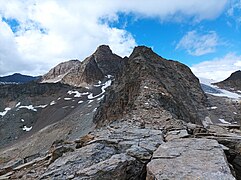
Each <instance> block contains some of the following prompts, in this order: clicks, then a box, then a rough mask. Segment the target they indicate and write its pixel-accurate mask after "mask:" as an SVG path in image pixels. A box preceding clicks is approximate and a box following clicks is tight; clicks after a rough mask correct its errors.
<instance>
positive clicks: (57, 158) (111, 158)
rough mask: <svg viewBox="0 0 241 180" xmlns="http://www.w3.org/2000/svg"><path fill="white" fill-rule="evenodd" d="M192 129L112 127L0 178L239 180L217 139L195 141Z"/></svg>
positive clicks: (11, 168) (59, 147) (62, 144)
mask: <svg viewBox="0 0 241 180" xmlns="http://www.w3.org/2000/svg"><path fill="white" fill-rule="evenodd" d="M189 126H190V125H189ZM193 126H195V125H193ZM190 127H191V126H190ZM190 127H188V126H186V125H185V128H184V129H179V130H178V129H177V127H173V128H174V129H173V130H171V131H169V132H167V133H166V134H163V132H162V131H163V130H161V129H153V128H143V127H138V126H134V125H133V124H129V123H127V122H116V123H112V124H110V125H108V126H106V127H103V128H100V129H96V130H95V131H94V132H92V133H91V134H88V135H86V136H83V137H82V138H80V139H79V140H76V141H75V142H64V141H59V142H55V144H53V146H52V149H50V151H49V152H48V153H47V155H46V156H45V157H43V158H37V159H34V160H32V161H30V162H24V163H22V164H21V165H19V164H16V163H19V161H18V162H15V165H14V163H12V164H11V165H10V164H9V165H8V166H5V167H3V168H2V169H1V171H0V174H2V176H0V179H24V180H25V179H82V180H84V179H85V180H86V179H91V180H98V179H100V180H110V179H115V180H126V179H134V180H142V179H143V180H144V179H147V180H155V179H207V180H209V179H210V180H213V179H221V180H222V179H223V180H233V179H235V178H234V176H233V175H232V173H231V170H230V168H229V164H228V162H227V160H226V156H225V154H224V151H223V146H222V145H220V144H219V143H218V142H217V141H216V140H214V139H206V138H205V139H204V138H191V137H190V136H193V134H189V133H188V132H190V130H191V129H190ZM167 140H168V141H167ZM165 141H167V142H165Z"/></svg>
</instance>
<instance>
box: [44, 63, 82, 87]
mask: <svg viewBox="0 0 241 180" xmlns="http://www.w3.org/2000/svg"><path fill="white" fill-rule="evenodd" d="M78 65H80V61H78V60H70V61H66V62H62V63H60V64H58V65H57V66H55V67H54V68H52V69H51V70H50V71H49V72H48V73H47V74H45V75H43V77H42V78H41V80H40V81H41V82H42V83H56V82H59V81H61V80H62V78H63V77H64V76H65V75H66V74H67V73H68V72H69V71H70V70H71V69H72V68H73V67H75V66H78Z"/></svg>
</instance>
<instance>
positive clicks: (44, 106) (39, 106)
mask: <svg viewBox="0 0 241 180" xmlns="http://www.w3.org/2000/svg"><path fill="white" fill-rule="evenodd" d="M47 106H48V104H43V105H38V106H35V108H46V107H47Z"/></svg>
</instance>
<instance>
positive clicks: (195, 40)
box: [176, 31, 218, 56]
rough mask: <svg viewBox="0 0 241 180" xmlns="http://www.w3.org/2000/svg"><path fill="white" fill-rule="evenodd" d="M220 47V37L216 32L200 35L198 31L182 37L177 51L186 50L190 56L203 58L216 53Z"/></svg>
mask: <svg viewBox="0 0 241 180" xmlns="http://www.w3.org/2000/svg"><path fill="white" fill-rule="evenodd" d="M217 46H218V35H217V33H216V32H214V31H209V32H208V33H206V34H200V33H198V32H197V31H189V32H188V33H187V34H186V35H184V36H183V37H182V39H181V40H180V41H179V43H178V44H177V46H176V49H184V50H186V51H187V52H188V54H190V55H193V56H201V55H204V54H208V53H212V52H215V49H216V47H217Z"/></svg>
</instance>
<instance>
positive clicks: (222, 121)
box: [218, 119, 231, 124]
mask: <svg viewBox="0 0 241 180" xmlns="http://www.w3.org/2000/svg"><path fill="white" fill-rule="evenodd" d="M218 120H219V121H220V122H221V123H223V124H231V123H230V122H228V121H225V120H224V119H218Z"/></svg>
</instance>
